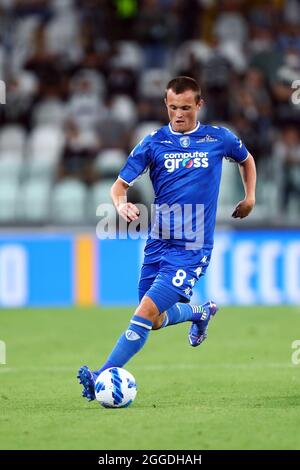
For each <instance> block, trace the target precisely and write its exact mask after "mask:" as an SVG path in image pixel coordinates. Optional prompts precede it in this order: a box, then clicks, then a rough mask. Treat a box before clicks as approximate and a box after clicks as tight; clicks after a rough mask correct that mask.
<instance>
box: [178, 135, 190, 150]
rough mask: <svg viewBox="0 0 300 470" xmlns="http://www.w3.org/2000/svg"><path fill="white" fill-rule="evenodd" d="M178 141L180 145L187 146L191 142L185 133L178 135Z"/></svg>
mask: <svg viewBox="0 0 300 470" xmlns="http://www.w3.org/2000/svg"><path fill="white" fill-rule="evenodd" d="M179 142H180V145H181V147H184V148H187V147H189V145H190V143H191V139H190V138H189V137H188V136H187V135H185V136H183V137H180V139H179Z"/></svg>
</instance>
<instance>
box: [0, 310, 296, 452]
mask: <svg viewBox="0 0 300 470" xmlns="http://www.w3.org/2000/svg"><path fill="white" fill-rule="evenodd" d="M132 311H133V310H132V309H124V308H123V309H117V308H115V309H112V308H111V309H109V308H101V309H100V308H87V309H83V308H70V309H22V310H1V311H0V339H1V340H2V341H5V343H6V348H7V364H6V365H0V448H1V449H99V450H100V449H105V450H112V449H121V450H123V449H137V450H146V449H152V450H156V449H157V450H158V449H168V450H173V449H199V450H202V449H299V448H300V432H299V429H300V364H299V365H298V366H297V365H293V364H292V362H291V355H292V353H293V349H292V346H291V345H292V342H293V341H294V340H296V339H300V310H299V308H297V307H283V306H282V307H276V308H273V307H254V308H247V307H232V308H228V307H227V308H222V309H221V310H220V311H219V312H218V314H217V316H216V317H215V318H214V319H212V321H211V323H210V326H209V330H208V338H207V340H206V341H205V342H204V343H203V344H202V345H201V346H200V347H198V348H195V349H194V348H191V347H190V346H189V345H188V341H187V333H188V328H189V324H187V323H185V324H182V325H177V326H172V327H169V328H166V329H165V330H162V331H156V332H152V333H151V334H150V339H149V341H148V343H147V344H146V346H145V348H144V349H143V351H141V352H140V353H139V354H138V355H137V356H136V357H135V358H133V359H132V361H131V362H130V363H129V364H127V366H126V368H127V369H128V370H129V371H130V372H131V373H132V374H133V375H134V376H135V378H136V380H137V382H138V394H137V398H136V400H135V402H134V404H133V405H132V406H131V407H129V408H127V409H119V410H118V409H115V410H107V409H104V408H102V407H100V406H99V405H98V404H97V403H96V402H92V403H88V402H87V401H86V400H85V399H83V398H82V397H81V387H80V386H79V384H78V383H77V380H76V373H77V369H78V367H79V366H80V365H83V364H88V365H89V366H91V367H92V368H96V367H99V366H100V365H101V363H102V362H103V361H104V359H105V358H106V356H107V354H108V353H109V352H110V350H111V348H112V347H113V345H114V343H115V340H116V339H117V337H118V336H119V334H120V333H121V332H122V331H123V330H124V329H125V328H126V326H127V324H128V321H129V319H130V316H131V314H132Z"/></svg>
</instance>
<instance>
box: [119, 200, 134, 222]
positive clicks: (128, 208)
mask: <svg viewBox="0 0 300 470" xmlns="http://www.w3.org/2000/svg"><path fill="white" fill-rule="evenodd" d="M116 208H117V211H118V213H119V214H120V216H121V217H122V218H123V219H125V220H126V221H127V222H131V221H132V220H137V219H138V218H139V215H140V211H139V209H138V208H137V207H136V206H135V205H134V204H132V203H131V202H123V203H121V204H119V205H118V206H117V207H116Z"/></svg>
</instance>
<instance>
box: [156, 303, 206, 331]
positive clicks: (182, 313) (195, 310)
mask: <svg viewBox="0 0 300 470" xmlns="http://www.w3.org/2000/svg"><path fill="white" fill-rule="evenodd" d="M202 314H203V307H202V306H201V305H189V304H182V303H179V302H178V303H177V304H174V305H173V306H172V307H171V308H169V309H168V310H167V312H166V316H165V319H164V321H163V324H162V326H161V328H165V327H166V326H171V325H176V324H177V323H183V322H186V321H192V322H200V321H201V320H203V318H202Z"/></svg>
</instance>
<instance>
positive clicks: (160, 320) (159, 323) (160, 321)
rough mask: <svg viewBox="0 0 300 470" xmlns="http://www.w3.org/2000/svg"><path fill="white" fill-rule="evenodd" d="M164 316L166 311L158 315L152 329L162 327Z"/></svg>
mask: <svg viewBox="0 0 300 470" xmlns="http://www.w3.org/2000/svg"><path fill="white" fill-rule="evenodd" d="M165 316H166V312H163V313H162V314H161V315H159V316H158V317H157V318H156V320H155V322H154V323H153V326H152V330H159V329H160V328H161V327H162V324H163V322H164V319H165Z"/></svg>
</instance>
